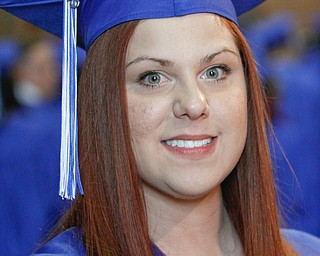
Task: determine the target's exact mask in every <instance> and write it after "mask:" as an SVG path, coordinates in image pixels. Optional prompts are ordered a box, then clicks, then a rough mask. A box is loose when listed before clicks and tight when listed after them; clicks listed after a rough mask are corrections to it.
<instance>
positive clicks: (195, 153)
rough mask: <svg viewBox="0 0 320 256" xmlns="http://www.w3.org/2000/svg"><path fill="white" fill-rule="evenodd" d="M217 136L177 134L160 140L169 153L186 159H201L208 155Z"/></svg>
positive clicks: (213, 147) (212, 149)
mask: <svg viewBox="0 0 320 256" xmlns="http://www.w3.org/2000/svg"><path fill="white" fill-rule="evenodd" d="M217 138H218V137H210V136H178V137H174V138H170V139H168V140H164V141H162V144H163V145H164V147H165V148H166V149H167V150H168V151H169V152H171V153H173V154H175V155H177V156H179V157H182V158H187V159H194V160H197V159H202V158H205V157H207V156H208V155H210V154H211V153H212V152H213V151H214V149H215V145H216V142H217Z"/></svg>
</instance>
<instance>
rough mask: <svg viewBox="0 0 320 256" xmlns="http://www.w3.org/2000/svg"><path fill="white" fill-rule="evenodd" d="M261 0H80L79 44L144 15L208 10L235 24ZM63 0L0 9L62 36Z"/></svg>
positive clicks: (8, 0)
mask: <svg viewBox="0 0 320 256" xmlns="http://www.w3.org/2000/svg"><path fill="white" fill-rule="evenodd" d="M262 1H263V0H197V1H194V0H157V1H154V0H139V1H136V0H122V1H119V0H108V1H106V0H81V1H80V6H79V26H78V28H79V33H80V42H79V44H80V45H81V46H84V48H85V49H88V48H89V46H90V45H91V44H92V42H93V41H94V40H95V39H96V38H97V37H98V36H99V35H100V34H101V33H103V32H104V31H106V30H107V29H109V28H110V27H113V26H115V25H117V24H120V23H122V22H126V21H129V20H137V19H147V18H165V17H175V16H181V15H186V14H192V13H199V12H209V13H216V14H219V15H221V16H223V17H226V18H228V19H230V20H232V21H233V22H235V23H236V24H237V23H238V20H237V16H239V15H240V14H242V13H244V12H246V11H248V10H250V9H251V8H253V7H255V6H256V5H258V4H259V3H261V2H262ZM62 5H63V0H1V1H0V8H3V9H4V10H6V11H8V12H10V13H12V14H13V15H15V16H18V17H20V18H22V19H24V20H26V21H29V22H30V23H33V24H35V25H36V26H38V27H40V28H42V29H45V30H47V31H48V32H50V33H52V34H55V35H58V36H60V37H61V36H62V24H63V23H62V21H63V11H62V10H63V6H62Z"/></svg>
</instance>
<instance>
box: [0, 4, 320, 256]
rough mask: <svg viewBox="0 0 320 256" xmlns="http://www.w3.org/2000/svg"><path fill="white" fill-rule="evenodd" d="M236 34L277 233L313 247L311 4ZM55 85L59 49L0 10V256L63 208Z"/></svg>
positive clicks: (18, 248) (317, 90) (260, 12)
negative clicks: (255, 88) (257, 115)
mask: <svg viewBox="0 0 320 256" xmlns="http://www.w3.org/2000/svg"><path fill="white" fill-rule="evenodd" d="M240 24H241V25H242V31H243V33H244V34H245V35H246V37H247V39H248V42H249V44H250V46H251V48H252V50H253V54H254V56H255V58H256V62H257V65H258V69H259V73H260V77H261V84H262V86H264V87H265V89H266V93H267V96H268V104H269V108H270V113H271V118H272V124H273V126H274V133H275V136H276V139H275V138H274V136H273V135H272V131H270V136H269V139H270V147H271V155H272V160H273V164H274V173H275V178H276V183H277V189H278V194H279V210H280V212H281V214H282V223H283V227H289V228H295V229H300V230H304V231H307V232H309V233H312V234H314V235H316V236H319V237H320V217H319V212H320V1H319V0H304V1H301V0H281V1H278V0H268V1H266V2H265V3H263V4H262V5H261V6H259V7H258V8H256V9H255V10H254V11H251V12H249V13H248V14H245V15H243V16H241V17H240ZM79 56H80V58H79V71H80V70H81V66H82V64H83V60H84V58H85V53H84V52H83V51H80V50H79ZM60 81H61V40H60V39H58V38H56V37H54V36H51V35H50V34H48V33H46V32H44V31H42V30H39V29H37V28H36V27H34V26H32V25H30V24H28V23H26V22H23V21H21V20H19V19H16V18H15V17H13V16H11V15H9V14H7V13H6V12H4V11H2V10H0V219H1V222H0V240H1V241H6V242H3V243H1V245H0V254H1V255H9V256H11V255H19V256H20V255H29V254H30V253H31V252H32V251H33V250H34V249H35V248H36V247H37V246H38V245H39V244H40V243H41V242H42V241H43V239H44V237H46V236H47V235H48V233H50V230H51V229H52V227H53V226H54V225H55V224H56V222H57V220H58V219H59V216H60V215H61V214H62V213H63V212H64V211H65V210H66V209H67V208H68V206H69V205H68V203H67V202H65V201H62V200H61V199H60V197H59V196H58V187H59V185H58V183H59V149H60V119H61V117H60V97H61V92H60V91H61V84H60Z"/></svg>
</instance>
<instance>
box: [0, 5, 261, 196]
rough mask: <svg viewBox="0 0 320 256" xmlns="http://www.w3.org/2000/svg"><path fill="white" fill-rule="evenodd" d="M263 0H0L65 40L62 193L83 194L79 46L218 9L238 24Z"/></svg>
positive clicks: (216, 11)
mask: <svg viewBox="0 0 320 256" xmlns="http://www.w3.org/2000/svg"><path fill="white" fill-rule="evenodd" d="M261 2H263V0H196V1H194V0H156V1H154V0H0V8H2V9H4V10H5V11H7V12H9V13H12V14H13V15H15V16H17V17H19V18H21V19H24V20H25V21H28V22H30V23H32V24H34V25H36V26H38V27H39V28H42V29H44V30H46V31H48V32H50V33H52V34H54V35H57V36H60V37H62V38H63V41H64V54H63V71H62V74H63V75H62V76H63V79H62V140H61V155H60V157H61V172H60V195H61V197H62V198H68V199H74V198H75V197H76V192H77V190H78V191H79V192H80V193H81V194H83V189H82V185H81V181H80V174H79V167H78V152H77V150H78V145H77V143H78V140H77V130H78V128H77V105H76V102H77V86H76V85H77V73H76V66H77V63H76V60H77V56H76V46H77V45H79V46H81V47H83V48H84V49H86V50H88V48H89V47H90V45H91V44H92V43H93V41H94V40H95V39H96V38H97V37H99V35H101V34H102V33H103V32H104V31H106V30H108V29H109V28H111V27H113V26H116V25H118V24H120V23H123V22H126V21H131V20H140V19H152V18H168V17H177V16H183V15H188V14H194V13H214V14H218V15H220V16H223V17H225V18H227V19H229V20H231V21H233V22H234V23H235V24H238V19H237V17H238V16H239V15H241V14H242V13H244V12H246V11H248V10H250V9H252V8H253V7H255V6H256V5H258V4H259V3H261ZM77 16H78V17H79V19H78V20H79V22H78V24H77ZM77 32H78V33H79V35H77ZM77 39H78V42H77Z"/></svg>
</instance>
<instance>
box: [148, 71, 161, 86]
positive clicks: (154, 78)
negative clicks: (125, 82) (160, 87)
mask: <svg viewBox="0 0 320 256" xmlns="http://www.w3.org/2000/svg"><path fill="white" fill-rule="evenodd" d="M146 79H147V81H146V82H148V83H149V84H159V83H160V82H161V76H160V75H159V74H157V73H153V74H150V75H148V76H147V77H146Z"/></svg>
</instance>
